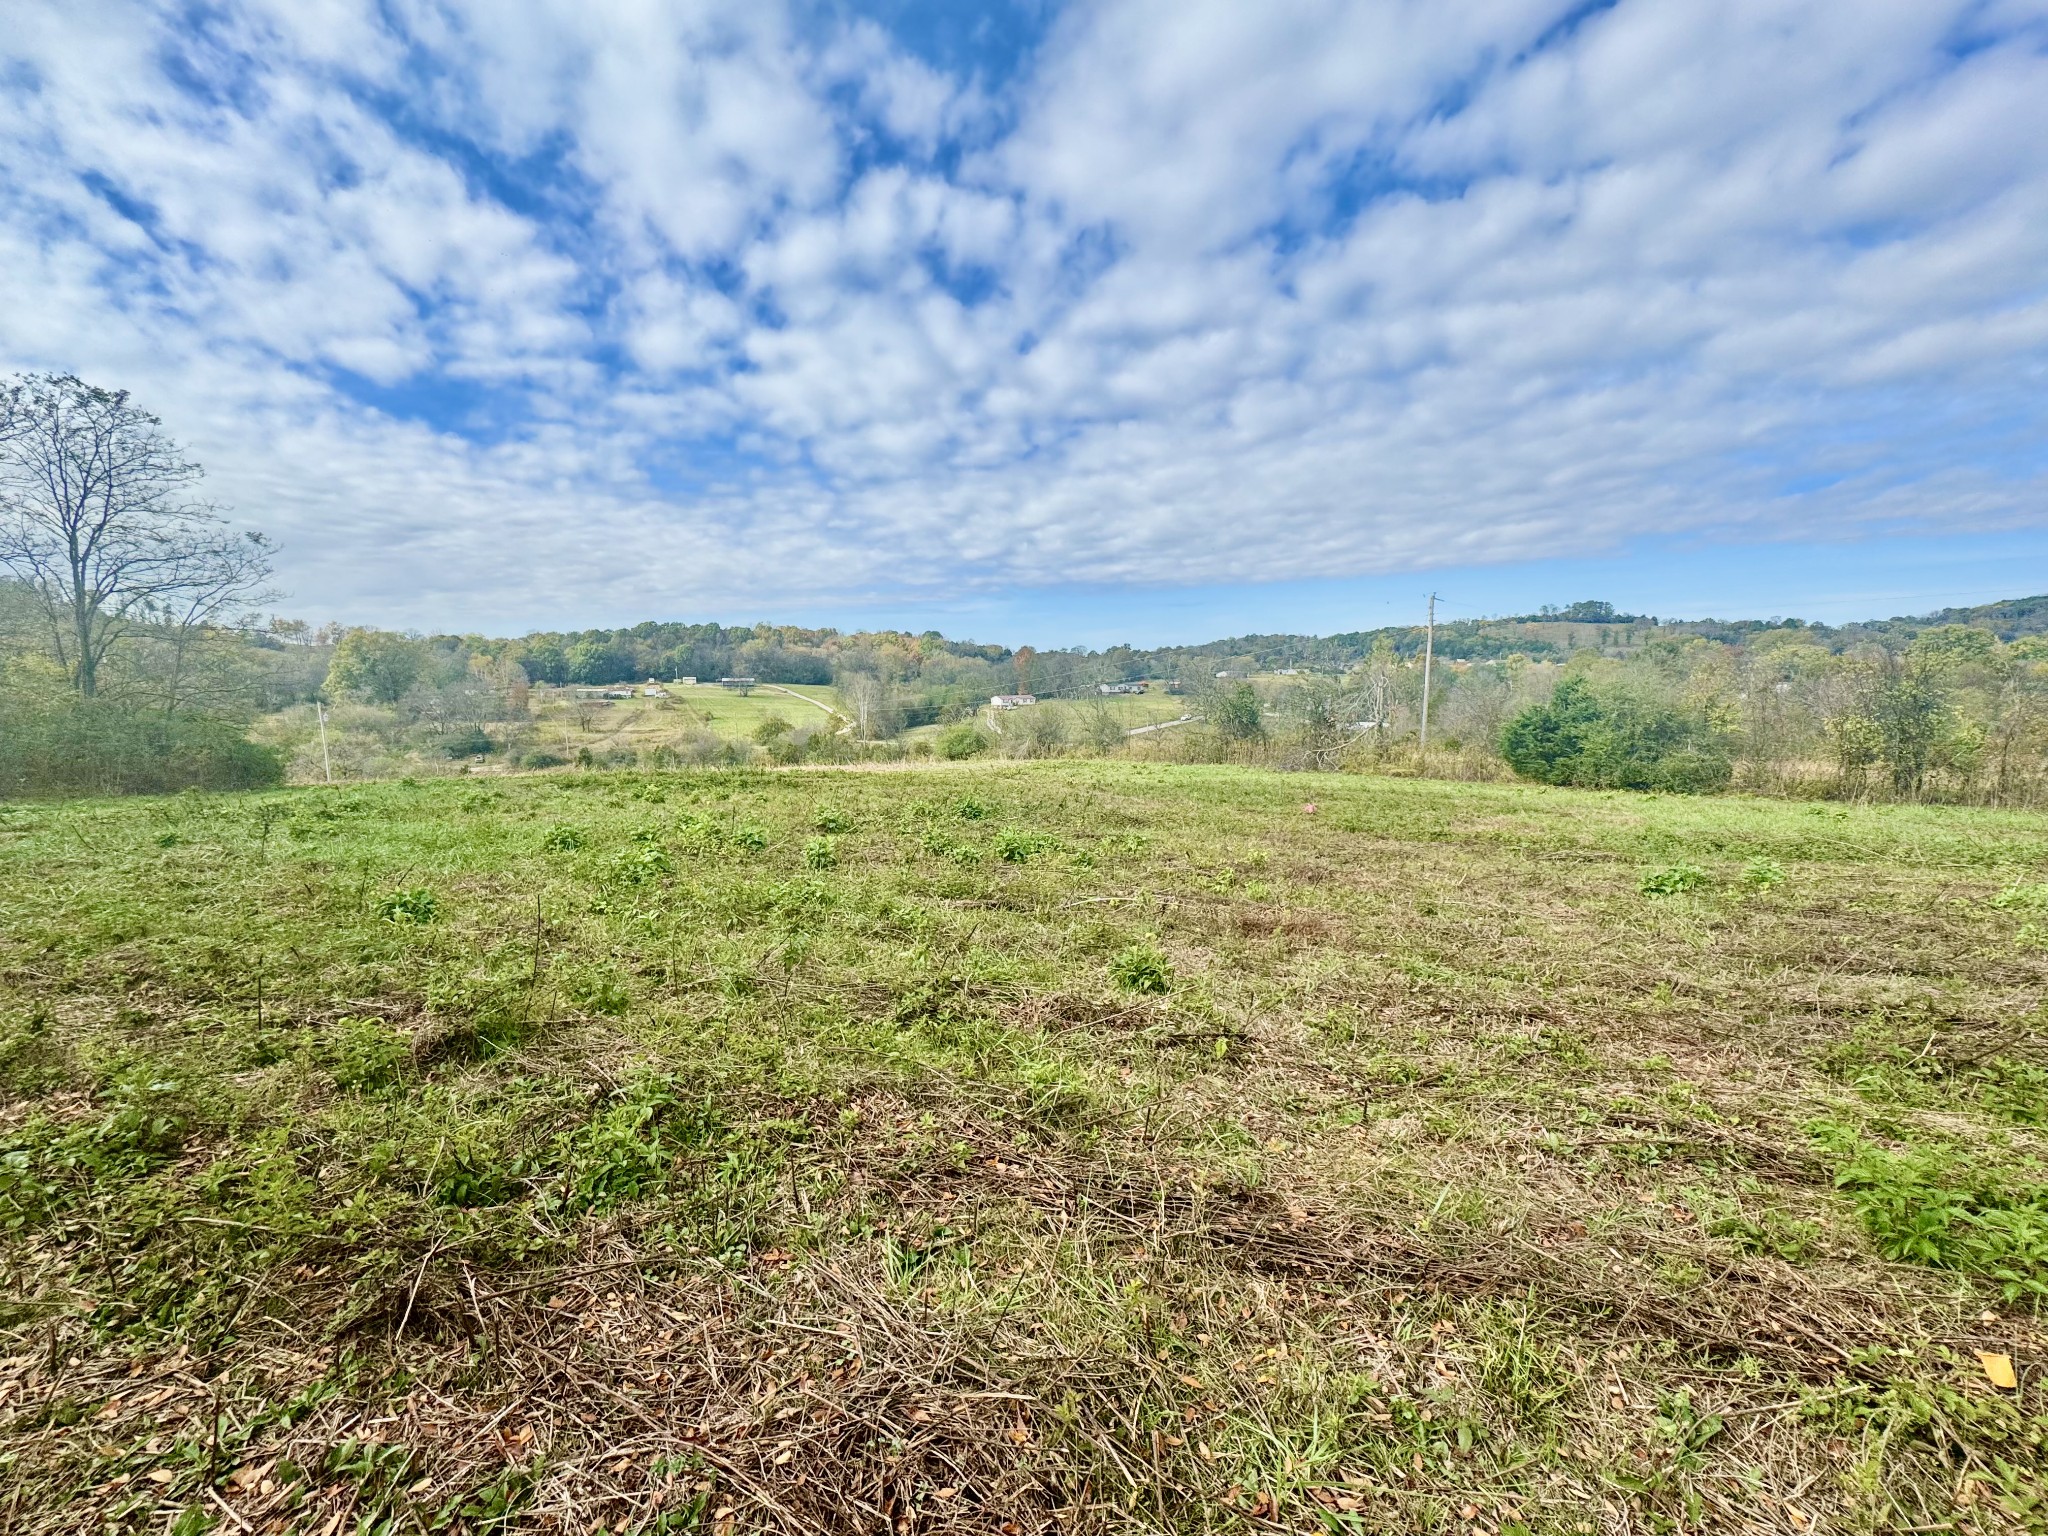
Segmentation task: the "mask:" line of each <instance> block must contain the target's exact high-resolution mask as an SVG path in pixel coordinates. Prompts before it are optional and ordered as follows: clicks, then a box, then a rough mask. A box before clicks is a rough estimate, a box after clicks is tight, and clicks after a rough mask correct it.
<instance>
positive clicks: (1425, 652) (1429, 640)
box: [1420, 592, 1436, 762]
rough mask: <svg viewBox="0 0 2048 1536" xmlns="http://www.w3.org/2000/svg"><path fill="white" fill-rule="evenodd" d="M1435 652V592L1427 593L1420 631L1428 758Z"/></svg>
mask: <svg viewBox="0 0 2048 1536" xmlns="http://www.w3.org/2000/svg"><path fill="white" fill-rule="evenodd" d="M1435 652H1436V594H1435V593H1434V592H1432V593H1430V594H1429V621H1428V623H1427V624H1426V625H1425V626H1424V627H1423V631H1422V751H1421V754H1420V755H1421V758H1422V760H1423V761H1424V762H1427V761H1428V759H1429V664H1430V661H1431V659H1432V658H1433V657H1434V655H1435Z"/></svg>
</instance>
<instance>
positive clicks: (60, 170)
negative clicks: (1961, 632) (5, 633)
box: [0, 0, 2048, 624]
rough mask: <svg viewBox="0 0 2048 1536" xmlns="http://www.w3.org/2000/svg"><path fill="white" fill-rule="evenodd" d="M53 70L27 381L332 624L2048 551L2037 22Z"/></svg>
mask: <svg viewBox="0 0 2048 1536" xmlns="http://www.w3.org/2000/svg"><path fill="white" fill-rule="evenodd" d="M976 10H980V11H981V12H982V15H983V18H984V20H985V21H987V20H989V19H990V18H996V17H997V16H998V14H999V13H1000V17H1001V19H1003V20H1004V21H1005V22H1006V23H1007V24H1008V25H1007V26H1006V28H1005V29H1003V30H1001V31H1000V32H999V33H992V32H989V31H984V32H983V33H982V34H981V35H978V36H977V35H975V34H974V33H973V31H972V29H971V28H969V29H968V30H966V31H964V32H963V31H962V30H961V22H960V18H961V17H962V15H963V14H966V13H970V12H973V11H976ZM10 17H11V25H10V28H9V35H8V36H7V37H6V38H5V39H4V40H0V272H5V273H6V274H7V278H6V290H7V299H6V302H5V303H4V304H0V365H5V366H10V367H22V368H29V367H49V368H60V369H67V370H75V371H78V372H80V373H83V374H85V375H87V376H88V377H91V378H94V379H95V380H99V381H103V382H108V383H115V384H121V385H127V386H129V387H132V388H133V389H135V391H136V392H137V394H138V395H139V396H140V397H142V399H143V400H144V402H145V403H146V404H148V405H149V406H150V407H151V408H153V409H156V410H157V411H158V412H159V413H160V414H162V415H163V416H164V417H165V418H166V419H167V422H168V423H169V425H170V426H171V428H172V430H173V431H174V432H175V433H177V434H178V435H179V436H180V437H182V438H183V439H184V440H186V441H187V442H188V443H189V444H190V445H191V446H192V448H193V449H194V451H195V452H196V453H197V454H198V456H199V457H201V458H202V459H203V460H204V462H206V464H207V465H208V466H209V469H210V472H211V479H210V487H209V489H210V491H211V493H212V494H214V495H216V496H218V497H219V498H221V499H222V500H224V501H227V502H229V503H231V504H232V505H233V506H234V507H235V508H236V509H237V511H238V513H239V515H240V516H241V517H243V518H244V519H246V520H248V521H251V522H255V523H260V524H261V525H263V526H266V527H268V528H270V529H271V530H272V531H273V532H274V533H276V534H277V536H278V537H279V538H280V540H281V541H282V542H283V543H284V545H285V547H286V551H287V559H286V564H285V569H284V571H283V575H284V577H285V580H286V582H287V584H288V585H289V586H290V587H291V588H292V589H293V590H294V592H295V597H296V601H295V602H294V604H293V606H294V607H296V608H300V609H307V610H316V611H323V612H335V613H341V614H346V615H349V616H357V617H364V618H374V619H382V620H385V621H389V622H420V623H428V622H438V623H450V622H457V623H459V622H465V621H467V622H475V623H486V622H490V623H499V624H503V623H508V622H520V621H523V622H528V623H533V624H539V623H543V622H549V621H555V620H560V619H564V618H573V617H577V616H587V617H590V618H592V619H595V618H597V617H600V616H605V615H609V616H611V617H613V618H619V617H625V616H632V615H640V614H651V613H661V614H683V613H689V612H701V611H706V610H711V609H715V610H717V611H720V612H724V613H731V612H733V611H734V610H735V608H736V607H745V606H747V605H753V606H755V607H756V608H758V609H759V610H760V611H764V612H766V611H770V610H772V609H774V608H775V607H776V605H777V604H787V603H790V602H795V601H799V600H803V601H816V600H820V599H835V598H836V599H847V600H856V599H857V600H861V601H865V602H873V601H876V600H885V601H887V600H898V601H902V602H904V603H907V604H914V603H916V602H917V601H919V600H920V599H921V598H929V597H931V596H933V595H935V594H955V595H957V594H961V593H973V592H989V591H1015V590H1018V589H1029V588H1032V587H1040V586H1052V585H1059V584H1065V583H1072V582H1091V583H1105V584H1112V585H1113V584H1117V583H1128V584H1161V585H1169V586H1183V585H1184V586H1197V585H1204V584H1214V583H1219V582H1254V581H1284V580H1290V579H1296V578H1301V577H1307V576H1319V577H1327V576H1344V575H1367V574H1374V573H1384V572H1389V571H1401V570H1423V569H1429V568H1432V567H1441V566H1448V565H1469V564H1473V563H1479V562H1506V561H1515V560H1525V559H1537V558H1550V557H1557V556H1569V555H1577V554H1586V553H1592V552H1598V551H1601V550H1605V549H1611V548H1614V547H1616V546H1617V545H1619V544H1621V543H1622V542H1624V541H1626V540H1628V539H1630V538H1631V537H1634V536H1638V535H1642V534H1670V533H1690V534H1696V535H1699V536H1703V537H1709V538H1735V539H1769V538H1778V537H1786V538H1800V539H1808V540H1811V539H1827V538H1835V537H1849V536H1852V535H1856V534H1858V533H1862V532H1868V531H1870V530H1873V529H1875V530H1884V529H1918V530H1927V529H1951V530H1958V531H1960V530H1987V529H1994V528H2000V527H2015V526H2040V525H2042V524H2043V523H2048V432H2044V427H2048V404H2044V401H2048V393H2044V389H2043V386H2044V383H2048V155H2044V154H2043V152H2042V148H2041V146H2042V145H2044V144H2048V4H2043V3H2041V0H1806V3H1803V4H1799V5H1791V4H1786V3H1784V0H1618V3H1613V4H1605V5H1600V4H1593V5H1589V4H1585V3H1582V0H1575V3H1564V0H1456V3H1452V4H1445V3H1442V0H1436V3H1428V0H1412V3H1411V0H1355V3H1343V0H1304V3H1302V4H1298V5H1292V6H1282V7H1274V6H1248V5H1244V4H1242V3H1239V0H1173V3H1171V4H1168V3H1164V0H1099V3H1091V4H1075V5H1072V6H1069V7H1066V8H1064V9H1059V8H1052V7H1047V8H1043V9H1041V8H1039V7H1037V6H1033V5H1025V4H1023V3H1022V0H1012V4H1011V6H1010V7H1009V8H1008V9H1006V8H1005V7H1004V6H1003V5H1001V4H992V5H991V6H990V7H987V8H954V7H950V6H945V5H941V4H938V3H936V0H934V3H933V4H932V5H931V6H929V7H928V8H925V9H920V8H919V7H917V6H903V5H897V6H892V7H891V8H890V10H889V17H890V24H889V25H887V26H885V25H883V24H882V23H880V22H878V21H876V20H874V19H872V18H870V17H868V16H864V15H862V14H861V13H860V11H859V10H858V9H856V8H852V7H846V6H831V5H823V4H813V3H795V4H787V5H785V4H778V3H773V0H682V3H662V4H654V3H635V0H607V3H590V0H522V3H520V4H517V5H510V4H504V3H501V0H385V3H383V4H371V3H352V0H275V3H273V4H261V3H254V0H244V3H236V0H229V3H226V4H219V5H211V6H207V7H197V6H193V7H185V6H179V5H142V4H116V3H100V4H90V3H80V0H71V3H65V4H58V3H55V0H48V3H45V0H28V3H27V4H26V5H17V6H16V7H13V8H12V10H11V12H10ZM949 28H950V29H951V30H949Z"/></svg>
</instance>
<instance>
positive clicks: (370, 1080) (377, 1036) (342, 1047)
mask: <svg viewBox="0 0 2048 1536" xmlns="http://www.w3.org/2000/svg"><path fill="white" fill-rule="evenodd" d="M409 1053H410V1044H409V1042H408V1041H407V1040H406V1038H405V1036H403V1035H401V1034H399V1033H398V1031H397V1030H395V1029H393V1028H392V1027H391V1026H390V1025H388V1024H386V1023H385V1022H384V1021H383V1020H382V1019H377V1018H369V1017H355V1016H352V1017H349V1018H343V1019H337V1020H335V1022H334V1026H333V1027H332V1028H331V1029H330V1030H329V1031H328V1032H327V1036H326V1038H325V1039H324V1040H323V1041H322V1042H321V1045H320V1052H319V1054H320V1057H321V1060H322V1061H323V1062H324V1064H325V1065H326V1067H327V1071H328V1073H329V1075H330V1076H332V1077H333V1079H334V1085H335V1086H336V1087H337V1088H344V1089H348V1090H350V1091H352V1092H358V1093H360V1092H365V1091H367V1090H369V1089H373V1088H382V1087H384V1086H386V1085H387V1084H389V1083H391V1082H393V1081H395V1080H396V1079H397V1077H398V1073H399V1069H400V1068H401V1067H403V1066H404V1065H405V1061H406V1058H407V1056H408V1055H409Z"/></svg>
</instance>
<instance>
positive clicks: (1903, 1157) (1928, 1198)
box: [1815, 1125, 2048, 1301]
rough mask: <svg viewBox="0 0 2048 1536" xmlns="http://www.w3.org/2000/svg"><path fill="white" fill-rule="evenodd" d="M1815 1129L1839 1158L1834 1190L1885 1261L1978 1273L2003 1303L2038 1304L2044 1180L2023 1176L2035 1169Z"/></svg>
mask: <svg viewBox="0 0 2048 1536" xmlns="http://www.w3.org/2000/svg"><path fill="white" fill-rule="evenodd" d="M1815 1130H1816V1134H1817V1135H1818V1136H1819V1137H1820V1139H1821V1140H1822V1141H1823V1142H1824V1143H1826V1144H1828V1145H1829V1146H1830V1149H1831V1150H1832V1151H1833V1152H1834V1153H1835V1155H1836V1156H1837V1158H1839V1159H1840V1160H1841V1162H1840V1167H1839V1168H1838V1169H1837V1171H1836V1173H1835V1187H1836V1188H1837V1189H1840V1190H1842V1191H1844V1192H1845V1193H1846V1194H1847V1195H1848V1196H1849V1198H1850V1200H1851V1201H1852V1202H1853V1203H1854V1204H1855V1207H1856V1211H1857V1214H1858V1215H1859V1216H1860V1217H1861V1218H1862V1220H1863V1225H1864V1228H1865V1230H1867V1231H1868V1232H1869V1233H1870V1236H1871V1239H1872V1241H1874V1242H1875V1243H1876V1244H1877V1248H1878V1251H1879V1252H1880V1253H1882V1254H1883V1255H1884V1256H1885V1257H1886V1258H1888V1259H1891V1260H1893V1261H1894V1262H1897V1263H1907V1264H1926V1265H1929V1266H1931V1267H1933V1268H1936V1269H1952V1270H1956V1271H1959V1272H1961V1273H1963V1274H1968V1275H1977V1276H1980V1277H1982V1278H1983V1279H1986V1280H1989V1281H1990V1282H1992V1283H1993V1284H1994V1285H1996V1286H1997V1287H1998V1289H1999V1293H2000V1294H2001V1295H2003V1296H2004V1297H2005V1299H2006V1300H2008V1301H2018V1300H2019V1299H2021V1298H2022V1297H2030V1298H2032V1299H2034V1300H2036V1301H2042V1300H2048V1185H2042V1184H2039V1183H2034V1182H2029V1181H2028V1176H2030V1175H2035V1174H2038V1173H2039V1171H2040V1170H2039V1168H2038V1167H2037V1166H2035V1165H2032V1164H2027V1165H2023V1166H2021V1167H2018V1168H2015V1167H2011V1166H2005V1165H2000V1164H1998V1163H1996V1162H1994V1161H1991V1160H1989V1159H1986V1160H1984V1161H1981V1162H1980V1161H1976V1160H1972V1159H1970V1158H1967V1157H1965V1156H1964V1155H1962V1154H1960V1153H1957V1152H1953V1151H1949V1150H1947V1149H1942V1148H1930V1147H1914V1148H1909V1149H1907V1150H1905V1151H1902V1152H1893V1151H1888V1150H1887V1149H1885V1148H1883V1147H1879V1146H1874V1145H1872V1144H1871V1143H1869V1142H1866V1141H1863V1140H1861V1139H1859V1138H1858V1137H1856V1136H1855V1135H1854V1134H1853V1133H1851V1132H1848V1131H1846V1130H1844V1129H1843V1128H1841V1127H1839V1126H1831V1125H1823V1126H1818V1127H1816V1128H1815Z"/></svg>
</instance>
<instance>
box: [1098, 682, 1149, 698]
mask: <svg viewBox="0 0 2048 1536" xmlns="http://www.w3.org/2000/svg"><path fill="white" fill-rule="evenodd" d="M1095 691H1096V692H1097V693H1100V694H1104V695H1112V694H1119V693H1143V692H1144V691H1145V685H1144V684H1143V683H1097V684H1096V685H1095Z"/></svg>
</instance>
